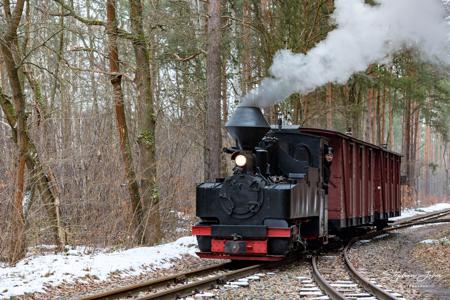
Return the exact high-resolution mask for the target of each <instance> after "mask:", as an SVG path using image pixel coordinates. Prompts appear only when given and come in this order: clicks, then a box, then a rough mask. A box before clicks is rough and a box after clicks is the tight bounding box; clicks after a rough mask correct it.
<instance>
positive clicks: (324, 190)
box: [192, 106, 400, 261]
mask: <svg viewBox="0 0 450 300" xmlns="http://www.w3.org/2000/svg"><path fill="white" fill-rule="evenodd" d="M225 127H226V128H227V130H228V132H229V134H230V135H231V137H233V139H235V141H236V146H235V147H232V148H229V149H225V151H226V152H227V153H229V155H230V157H231V159H232V160H233V161H234V163H235V167H234V169H233V174H231V175H230V176H228V177H226V178H217V179H216V180H215V181H214V182H204V183H201V184H199V185H198V186H197V194H196V215H197V217H198V218H199V219H200V222H199V223H197V224H196V225H195V226H193V227H192V233H193V235H196V236H197V241H198V246H199V249H200V252H199V253H198V255H199V256H200V257H203V258H226V259H233V260H267V261H273V260H280V259H283V258H284V257H285V256H286V255H287V254H288V253H289V252H291V251H294V250H296V249H298V248H305V247H307V246H308V245H312V244H314V245H318V244H324V243H327V241H328V237H329V234H336V233H338V232H340V231H342V230H344V229H346V228H351V227H355V226H362V225H374V226H379V227H382V226H384V225H385V224H386V223H387V221H388V218H389V217H391V216H397V215H399V213H400V193H399V191H400V190H399V189H400V185H399V166H400V156H399V155H398V154H395V153H392V152H389V151H386V150H384V149H382V148H380V147H377V146H375V145H371V144H368V143H365V142H363V141H360V140H357V139H355V138H353V137H350V136H347V135H344V134H341V133H337V132H333V131H329V130H321V129H313V128H309V129H308V128H300V126H282V125H281V124H279V125H275V126H269V124H268V123H267V121H266V120H265V119H264V116H263V115H262V113H261V111H260V109H259V108H256V107H246V106H240V107H238V108H237V109H236V111H235V112H234V114H233V115H232V116H231V118H230V120H229V121H228V122H227V124H226V125H225ZM332 148H333V149H334V152H335V159H334V160H333V163H332V164H331V166H328V165H326V164H325V163H324V154H325V153H328V152H330V151H331V149H332ZM377 164H378V165H379V167H377ZM326 168H329V169H328V170H326ZM327 172H328V174H330V176H329V179H328V176H324V175H325V174H326V173H327ZM326 181H329V182H326ZM327 194H328V195H327Z"/></svg>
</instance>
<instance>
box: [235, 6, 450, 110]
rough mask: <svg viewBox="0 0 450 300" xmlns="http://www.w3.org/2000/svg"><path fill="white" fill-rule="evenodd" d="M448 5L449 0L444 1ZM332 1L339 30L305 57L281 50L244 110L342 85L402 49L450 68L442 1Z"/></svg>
mask: <svg viewBox="0 0 450 300" xmlns="http://www.w3.org/2000/svg"><path fill="white" fill-rule="evenodd" d="M444 1H446V2H448V0H444ZM376 2H377V5H376V6H370V5H367V4H364V1H362V0H336V1H335V6H336V9H335V11H334V13H333V15H332V19H333V20H334V22H335V24H336V26H337V28H336V29H335V30H333V31H331V32H330V33H329V34H328V36H327V38H326V39H325V40H323V41H321V42H320V43H319V44H317V45H316V47H315V48H313V49H311V50H310V51H309V52H308V53H307V54H301V53H292V52H291V51H289V50H280V51H278V52H277V53H276V54H275V57H274V60H273V64H272V66H271V67H270V69H269V73H270V75H271V77H266V78H264V79H263V80H262V82H261V84H260V85H259V86H258V87H257V88H255V89H253V90H252V91H250V93H248V94H247V95H246V96H245V97H244V98H243V101H242V103H241V105H243V106H258V107H267V106H270V105H273V104H275V103H277V102H279V101H281V100H283V99H285V98H286V97H288V96H289V95H291V94H292V93H295V92H300V93H306V92H309V91H312V90H314V89H315V88H317V87H319V86H321V85H323V84H326V83H328V82H335V83H340V84H343V83H345V82H346V81H347V80H348V79H349V77H350V76H351V75H352V74H354V73H356V72H360V71H364V70H366V68H367V67H368V66H369V65H370V64H372V63H376V62H378V63H383V62H387V61H389V60H390V56H391V55H392V54H394V53H395V52H398V51H399V50H402V49H406V48H408V49H411V48H414V49H417V51H418V53H419V54H420V55H421V57H422V59H424V60H426V61H428V62H431V63H435V64H443V63H445V64H447V63H449V62H450V53H449V33H450V26H449V24H448V20H447V19H446V17H447V11H446V6H447V5H448V4H447V3H445V4H444V3H443V2H442V0H377V1H376Z"/></svg>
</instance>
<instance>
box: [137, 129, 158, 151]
mask: <svg viewBox="0 0 450 300" xmlns="http://www.w3.org/2000/svg"><path fill="white" fill-rule="evenodd" d="M137 140H138V143H139V144H143V145H145V146H147V147H150V146H152V145H154V143H155V138H154V136H153V134H152V133H151V132H150V130H143V131H141V133H140V134H139V135H138V138H137Z"/></svg>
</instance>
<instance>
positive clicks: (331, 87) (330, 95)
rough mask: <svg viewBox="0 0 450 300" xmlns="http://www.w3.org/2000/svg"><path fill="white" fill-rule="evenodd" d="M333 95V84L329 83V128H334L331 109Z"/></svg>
mask: <svg viewBox="0 0 450 300" xmlns="http://www.w3.org/2000/svg"><path fill="white" fill-rule="evenodd" d="M332 97H333V85H332V84H331V83H329V84H327V95H326V103H327V107H326V112H327V128H328V129H332V128H333V110H332V109H331V104H332Z"/></svg>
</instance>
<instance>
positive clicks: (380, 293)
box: [343, 210, 450, 300]
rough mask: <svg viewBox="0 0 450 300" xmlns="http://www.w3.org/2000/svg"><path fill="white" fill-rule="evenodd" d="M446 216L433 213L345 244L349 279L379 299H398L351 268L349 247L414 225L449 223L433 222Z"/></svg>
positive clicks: (345, 259)
mask: <svg viewBox="0 0 450 300" xmlns="http://www.w3.org/2000/svg"><path fill="white" fill-rule="evenodd" d="M448 214H450V210H446V211H440V212H437V213H433V214H430V215H426V216H422V217H418V218H415V219H413V220H408V221H406V222H401V223H398V224H397V225H396V226H391V227H389V228H386V229H384V230H383V231H381V232H374V233H369V234H368V235H365V236H362V237H357V238H354V239H352V240H351V241H350V242H349V243H348V244H347V246H346V247H345V248H344V251H343V255H344V262H345V265H346V267H347V270H348V271H349V273H350V275H351V277H352V278H353V279H354V280H355V281H356V282H357V283H358V284H359V285H361V286H362V287H363V288H364V289H365V290H366V291H368V292H370V293H372V294H373V295H374V296H376V297H378V298H379V299H383V300H398V299H399V298H397V297H395V296H394V295H392V294H390V293H388V292H386V291H384V290H383V289H380V288H379V287H377V286H376V285H374V284H372V283H371V282H370V281H369V280H367V279H366V278H365V277H364V276H363V275H361V274H360V273H359V272H358V271H357V270H356V268H355V267H354V266H353V264H352V263H351V261H350V258H349V256H348V253H349V251H350V249H351V247H352V246H353V244H354V243H356V242H357V241H359V240H361V239H363V238H367V237H371V238H373V237H376V236H379V235H381V234H383V232H386V231H393V230H397V229H402V228H407V227H411V226H416V225H427V224H437V223H447V222H450V219H444V220H434V219H438V218H441V217H443V216H446V215H448Z"/></svg>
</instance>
